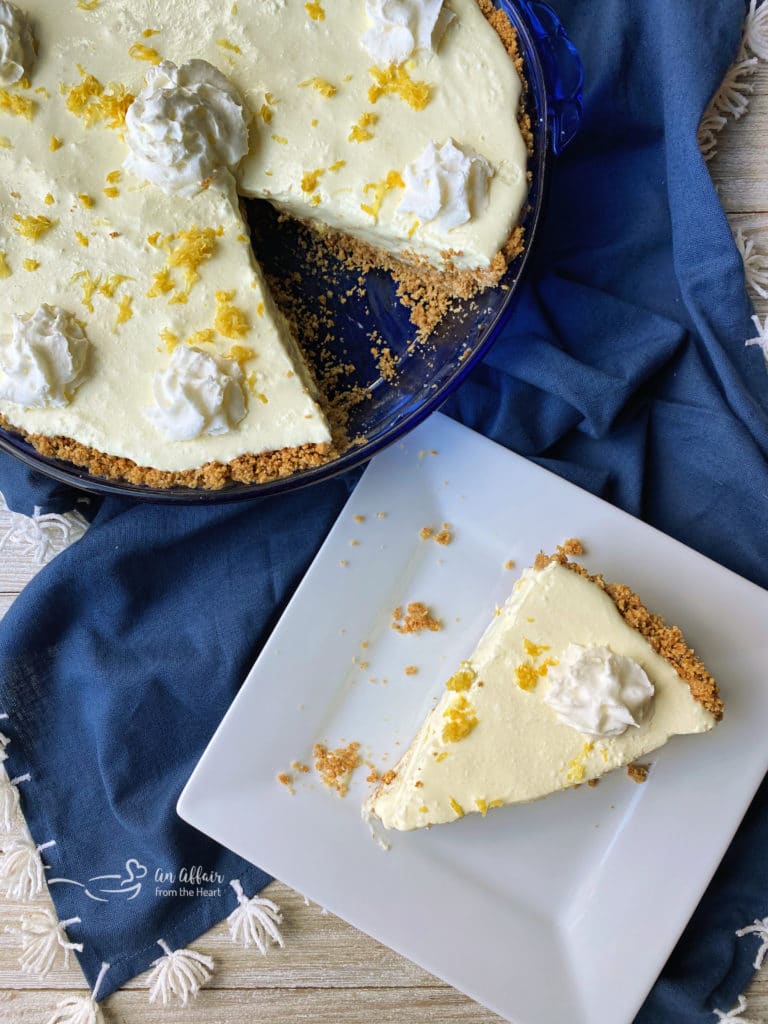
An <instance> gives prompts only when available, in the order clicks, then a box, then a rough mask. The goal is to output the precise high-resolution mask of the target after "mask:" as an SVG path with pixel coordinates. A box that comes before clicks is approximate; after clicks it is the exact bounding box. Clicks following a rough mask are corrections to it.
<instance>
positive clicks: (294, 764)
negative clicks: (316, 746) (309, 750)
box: [291, 761, 309, 775]
mask: <svg viewBox="0 0 768 1024" xmlns="http://www.w3.org/2000/svg"><path fill="white" fill-rule="evenodd" d="M291 768H293V770H294V771H295V772H301V774H302V775H306V774H307V773H308V772H309V765H308V764H304V763H303V762H302V761H291Z"/></svg>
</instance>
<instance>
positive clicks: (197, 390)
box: [145, 345, 246, 441]
mask: <svg viewBox="0 0 768 1024" xmlns="http://www.w3.org/2000/svg"><path fill="white" fill-rule="evenodd" d="M242 377H243V375H242V372H241V370H240V367H239V366H238V364H237V363H236V362H235V361H234V360H231V359H222V358H220V357H219V356H215V355H209V354H208V353H207V352H203V351H201V350H200V349H199V348H195V347H194V346H188V345H178V346H177V347H176V348H175V349H174V351H173V355H172V356H171V359H170V361H169V363H168V366H167V367H166V368H165V369H164V370H160V371H158V372H157V373H156V374H155V379H154V383H153V387H152V390H153V392H154V396H155V403H156V404H155V405H154V406H152V407H151V408H149V409H147V410H145V415H146V416H147V418H148V419H149V420H151V422H152V423H154V425H155V426H156V427H157V429H158V430H159V431H161V433H163V434H165V436H166V437H167V438H168V439H169V440H171V441H191V440H193V438H196V437H201V436H203V435H206V434H211V435H216V434H228V433H229V431H230V430H234V428H235V427H236V426H237V424H238V423H239V422H240V420H241V419H242V418H243V417H244V416H245V412H246V408H245V394H244V393H243V384H242Z"/></svg>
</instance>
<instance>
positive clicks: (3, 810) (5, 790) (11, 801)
mask: <svg viewBox="0 0 768 1024" xmlns="http://www.w3.org/2000/svg"><path fill="white" fill-rule="evenodd" d="M30 778H31V776H30V774H29V772H27V774H26V775H17V776H16V778H15V779H9V778H8V772H7V771H6V770H5V769H4V768H2V767H0V832H11V831H13V829H14V828H15V826H16V825H17V824H18V822H19V817H20V811H21V805H20V802H19V788H18V787H19V783H20V782H29V780H30Z"/></svg>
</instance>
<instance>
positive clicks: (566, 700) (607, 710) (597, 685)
mask: <svg viewBox="0 0 768 1024" xmlns="http://www.w3.org/2000/svg"><path fill="white" fill-rule="evenodd" d="M547 678H548V679H549V690H548V692H547V694H546V696H545V697H544V703H545V704H548V705H549V706H550V707H551V708H552V710H553V711H554V712H555V714H556V715H557V717H558V718H559V720H560V721H561V722H562V723H563V724H564V725H570V726H571V728H573V729H576V730H577V731H578V732H580V733H583V734H584V735H585V736H594V737H597V738H600V739H603V738H607V737H609V736H620V735H621V734H622V733H623V732H625V731H626V730H627V729H628V728H629V727H630V726H636V727H637V726H640V725H642V724H643V722H645V721H646V720H647V719H648V717H649V716H650V714H651V711H652V709H653V695H654V687H653V683H652V682H651V681H650V679H649V678H648V676H647V675H646V674H645V671H644V670H643V668H642V667H641V666H640V665H638V663H637V662H636V661H633V660H632V659H631V658H627V657H625V656H624V655H621V654H614V653H613V651H611V649H610V648H609V647H582V646H581V645H579V644H569V645H568V647H566V649H565V651H564V652H563V654H562V655H561V657H560V661H559V664H557V665H553V666H552V667H551V668H550V669H549V672H548V675H547Z"/></svg>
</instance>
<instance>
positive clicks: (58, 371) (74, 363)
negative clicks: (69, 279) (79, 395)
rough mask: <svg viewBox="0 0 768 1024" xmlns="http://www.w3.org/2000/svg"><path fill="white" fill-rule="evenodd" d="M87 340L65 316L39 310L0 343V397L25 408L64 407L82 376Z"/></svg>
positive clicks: (49, 309) (43, 308) (19, 322)
mask: <svg viewBox="0 0 768 1024" xmlns="http://www.w3.org/2000/svg"><path fill="white" fill-rule="evenodd" d="M88 346H89V342H88V338H87V337H86V335H85V332H84V331H83V329H82V327H81V326H80V324H79V323H78V322H77V320H76V319H75V318H74V316H73V315H72V314H71V313H67V312H66V310H63V309H59V308H58V307H57V306H48V305H42V306H40V307H39V308H38V309H37V310H36V311H35V312H34V313H31V314H28V315H25V316H15V317H14V318H13V334H12V335H11V337H10V338H8V337H6V338H0V398H4V399H7V401H9V402H14V403H15V404H16V405H21V406H24V408H26V409H47V408H54V407H57V406H58V407H61V406H64V405H68V404H69V403H70V402H71V400H72V396H73V395H74V393H75V391H76V390H77V388H78V387H79V385H80V384H81V383H82V381H83V379H84V377H85V364H86V360H87V357H88Z"/></svg>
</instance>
